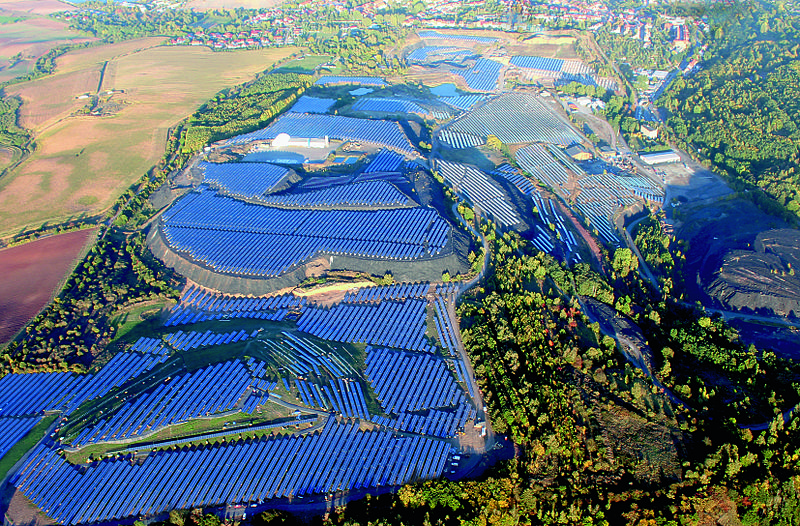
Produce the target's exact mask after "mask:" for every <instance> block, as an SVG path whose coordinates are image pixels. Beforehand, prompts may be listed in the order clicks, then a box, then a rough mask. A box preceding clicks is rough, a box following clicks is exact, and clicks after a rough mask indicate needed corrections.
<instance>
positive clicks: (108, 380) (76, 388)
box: [0, 352, 167, 416]
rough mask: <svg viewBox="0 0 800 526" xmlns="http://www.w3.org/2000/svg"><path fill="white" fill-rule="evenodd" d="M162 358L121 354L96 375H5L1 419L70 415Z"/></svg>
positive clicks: (0, 399)
mask: <svg viewBox="0 0 800 526" xmlns="http://www.w3.org/2000/svg"><path fill="white" fill-rule="evenodd" d="M166 359H167V356H165V355H153V354H139V353H132V352H122V353H118V354H116V355H115V356H114V357H113V358H112V359H111V360H110V361H109V362H108V363H107V364H106V365H104V366H103V368H102V369H100V371H98V372H97V374H93V375H92V374H86V375H77V374H74V373H37V374H7V375H6V376H4V377H2V378H0V416H27V415H38V414H40V413H41V412H42V411H53V410H60V411H63V412H64V413H65V414H70V413H71V412H72V411H74V410H75V409H76V408H77V407H78V406H79V405H81V404H82V403H83V402H85V401H87V400H91V399H93V398H96V397H98V396H102V395H104V394H105V393H107V392H108V391H109V390H111V389H112V388H114V387H117V386H119V385H122V384H123V383H124V382H125V381H127V380H129V379H131V378H134V377H136V376H139V375H140V374H141V373H143V372H144V371H149V370H150V369H152V368H153V367H155V366H156V365H158V364H160V363H163V362H164V361H166Z"/></svg>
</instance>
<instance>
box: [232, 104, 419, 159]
mask: <svg viewBox="0 0 800 526" xmlns="http://www.w3.org/2000/svg"><path fill="white" fill-rule="evenodd" d="M280 133H287V134H289V135H290V136H291V137H299V138H304V139H305V138H317V139H323V138H325V137H329V138H330V139H338V140H342V141H361V142H366V143H370V144H381V145H385V146H389V147H392V148H395V149H396V150H398V151H401V152H405V153H414V152H415V150H414V147H413V146H412V145H411V143H410V142H409V140H408V138H407V137H406V136H405V134H404V133H403V131H402V129H401V128H400V125H399V124H398V123H396V122H391V121H382V120H369V119H355V118H353V117H342V116H340V115H317V114H304V113H285V114H283V115H282V116H280V117H279V118H278V119H276V120H275V122H273V123H272V124H270V125H269V126H267V127H266V128H264V129H261V130H258V131H254V132H252V133H247V134H244V135H238V136H236V137H234V138H232V139H230V141H231V142H232V143H245V142H250V141H256V140H272V139H275V137H277V136H278V134H280Z"/></svg>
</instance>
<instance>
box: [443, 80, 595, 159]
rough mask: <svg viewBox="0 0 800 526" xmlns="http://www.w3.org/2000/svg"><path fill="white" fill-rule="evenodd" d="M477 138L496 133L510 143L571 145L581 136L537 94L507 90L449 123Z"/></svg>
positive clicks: (452, 126) (452, 128)
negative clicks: (507, 91) (506, 92)
mask: <svg viewBox="0 0 800 526" xmlns="http://www.w3.org/2000/svg"><path fill="white" fill-rule="evenodd" d="M448 129H449V130H451V131H456V132H461V133H468V134H471V135H475V136H478V137H484V138H485V137H486V136H487V135H495V136H497V138H498V139H500V140H501V141H502V142H504V143H507V144H514V143H524V142H549V143H554V144H561V145H564V146H568V145H570V144H573V143H576V142H580V141H581V137H580V135H579V134H578V133H577V132H576V131H575V130H574V129H573V128H572V127H571V126H570V125H569V124H567V123H565V122H564V121H562V120H561V119H560V118H558V116H556V115H555V114H554V113H553V112H552V111H551V110H550V109H549V108H547V107H546V106H545V105H544V103H542V102H541V100H540V99H539V97H538V96H537V95H530V94H526V93H508V94H505V95H501V96H499V97H497V98H495V99H493V100H490V101H489V102H487V103H486V104H483V105H481V106H480V107H479V108H476V109H475V110H473V111H471V112H469V113H467V114H465V115H464V116H463V117H460V118H458V119H457V120H456V121H454V122H453V123H451V124H450V125H449V126H448Z"/></svg>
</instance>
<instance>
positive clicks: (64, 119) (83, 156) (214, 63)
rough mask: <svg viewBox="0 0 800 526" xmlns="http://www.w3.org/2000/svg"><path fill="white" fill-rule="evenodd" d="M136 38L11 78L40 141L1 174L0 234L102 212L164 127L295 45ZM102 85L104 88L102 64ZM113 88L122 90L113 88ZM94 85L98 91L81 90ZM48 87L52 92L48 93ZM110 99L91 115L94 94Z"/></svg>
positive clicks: (152, 152)
mask: <svg viewBox="0 0 800 526" xmlns="http://www.w3.org/2000/svg"><path fill="white" fill-rule="evenodd" d="M162 41H163V39H157V38H150V39H138V40H131V41H126V42H121V43H119V44H110V45H104V46H97V47H92V48H87V49H81V50H77V51H74V52H70V53H68V54H66V55H64V56H63V57H60V58H59V59H58V61H57V68H56V73H55V74H53V75H50V76H48V77H44V78H41V79H38V80H35V81H31V82H25V83H22V84H17V85H14V86H11V87H10V88H9V89H8V92H9V94H10V95H17V96H19V97H20V98H21V99H22V101H23V104H22V107H21V108H20V120H21V122H22V123H23V125H25V126H29V127H30V128H31V129H32V130H33V132H34V135H35V139H36V149H35V150H34V151H33V152H32V153H31V155H30V156H29V157H28V158H27V159H25V160H24V161H23V162H22V163H21V164H19V165H18V166H16V167H15V168H14V169H13V170H11V171H10V172H9V173H8V174H6V175H5V176H3V179H2V180H0V225H2V228H0V235H2V234H12V233H16V232H19V231H21V230H28V229H32V228H38V227H40V226H41V225H42V224H44V223H49V224H53V223H62V222H64V221H67V220H69V219H77V218H80V217H86V216H95V215H97V214H99V213H101V212H103V211H104V210H106V209H108V207H109V206H110V205H111V204H112V203H113V202H114V200H115V199H116V198H117V197H118V196H119V195H121V194H122V193H123V192H125V190H126V189H127V188H128V187H129V186H130V185H131V183H133V182H135V181H137V180H138V179H139V178H140V177H141V176H142V175H143V174H144V173H145V172H146V171H147V170H148V169H149V168H150V167H151V166H153V165H154V164H155V163H156V161H157V160H158V158H159V157H160V156H161V155H163V153H164V144H165V142H166V138H167V130H168V129H169V128H170V126H173V125H175V124H176V123H177V122H179V121H180V120H181V119H183V118H184V117H186V116H187V115H189V114H191V113H192V112H193V111H194V110H195V109H196V108H197V107H198V106H200V105H201V104H202V103H203V102H204V101H205V100H207V99H208V98H210V97H212V96H213V95H214V94H215V93H217V92H218V91H219V90H221V89H223V88H226V87H229V86H234V85H236V84H239V83H242V82H245V81H248V80H251V79H252V78H253V77H254V75H255V74H256V73H258V72H260V71H263V70H265V69H268V68H269V67H270V66H271V65H272V64H273V63H275V62H277V61H280V60H281V59H283V58H285V57H286V56H288V55H291V54H292V53H293V52H294V51H296V48H292V47H284V48H279V49H265V50H251V51H239V52H236V53H214V52H212V51H211V50H210V49H208V48H206V47H202V48H200V47H189V46H170V47H159V46H158V44H159V43H160V42H162ZM101 71H105V73H104V75H103V82H102V84H103V85H102V91H103V93H101V94H100V95H97V91H98V85H99V83H100V72H101ZM106 90H119V91H118V92H116V93H114V94H113V95H108V94H106V93H105V92H106ZM87 92H89V93H91V94H92V95H93V97H92V98H80V97H81V96H82V95H84V94H86V93H87ZM45 94H46V96H44V95H45ZM99 99H102V104H103V105H106V106H109V107H112V108H113V109H112V110H110V111H109V112H108V113H105V114H102V115H97V114H96V115H89V114H87V111H88V110H89V109H91V108H92V105H93V104H94V103H95V101H98V100H99Z"/></svg>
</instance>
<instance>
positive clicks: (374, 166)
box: [364, 149, 405, 174]
mask: <svg viewBox="0 0 800 526" xmlns="http://www.w3.org/2000/svg"><path fill="white" fill-rule="evenodd" d="M403 161H405V157H403V156H402V155H400V154H399V153H396V152H393V151H392V150H387V149H383V150H381V151H380V152H378V155H376V156H375V157H374V158H373V159H372V160H371V161H370V163H369V164H368V165H367V167H366V168H364V173H365V174H369V173H376V172H399V171H400V167H401V166H402V165H403Z"/></svg>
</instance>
